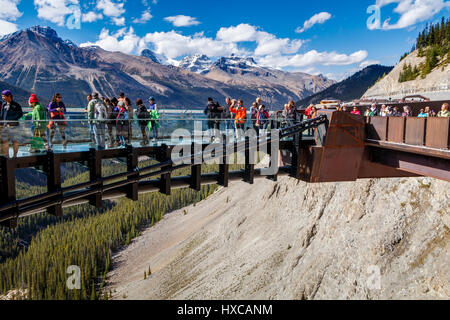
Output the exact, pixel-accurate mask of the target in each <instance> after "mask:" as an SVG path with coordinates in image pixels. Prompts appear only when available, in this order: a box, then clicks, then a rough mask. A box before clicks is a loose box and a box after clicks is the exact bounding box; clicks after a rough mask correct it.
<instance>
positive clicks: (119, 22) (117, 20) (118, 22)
mask: <svg viewBox="0 0 450 320" xmlns="http://www.w3.org/2000/svg"><path fill="white" fill-rule="evenodd" d="M112 21H113V23H114V24H115V25H116V26H124V25H125V18H124V17H120V18H116V17H113V18H112Z"/></svg>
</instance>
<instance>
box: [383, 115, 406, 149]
mask: <svg viewBox="0 0 450 320" xmlns="http://www.w3.org/2000/svg"><path fill="white" fill-rule="evenodd" d="M387 119H388V138H387V140H388V141H390V142H396V143H404V142H405V124H406V118H404V117H388V118H387Z"/></svg>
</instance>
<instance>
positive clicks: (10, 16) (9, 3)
mask: <svg viewBox="0 0 450 320" xmlns="http://www.w3.org/2000/svg"><path fill="white" fill-rule="evenodd" d="M19 2H20V0H0V8H2V9H1V10H0V19H5V20H9V21H16V20H17V19H18V18H20V17H21V16H22V12H20V11H19V9H18V8H17V5H18V4H19Z"/></svg>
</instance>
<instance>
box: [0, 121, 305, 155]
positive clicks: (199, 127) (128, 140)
mask: <svg viewBox="0 0 450 320" xmlns="http://www.w3.org/2000/svg"><path fill="white" fill-rule="evenodd" d="M66 117H67V119H66V120H64V121H59V122H58V121H56V122H53V123H51V122H49V121H43V122H38V121H32V120H30V119H25V120H20V121H19V122H0V134H1V137H2V141H3V142H6V141H8V148H7V149H6V143H5V144H3V143H2V149H1V152H2V154H4V153H8V156H9V157H13V156H18V157H26V156H30V155H36V154H39V153H43V152H47V151H48V150H52V151H53V152H55V153H63V152H79V151H88V150H89V149H90V148H105V149H112V148H122V147H124V146H125V145H126V144H132V145H133V146H135V147H140V146H160V145H162V144H167V145H172V144H177V143H179V142H180V139H179V138H178V136H177V137H175V138H174V137H173V136H174V134H175V133H181V134H183V135H185V137H184V139H183V142H185V143H191V142H192V141H195V142H196V143H210V142H211V140H212V136H211V134H210V133H209V131H208V129H209V128H210V124H211V120H208V119H206V117H205V116H204V115H203V114H198V113H197V114H196V113H185V114H181V115H180V114H178V115H177V114H164V115H163V116H161V117H160V119H158V120H157V121H156V125H157V127H158V128H157V130H156V132H154V131H153V130H152V127H150V126H147V125H146V124H147V123H149V122H150V123H152V124H153V125H154V124H155V121H152V120H150V119H148V120H147V119H145V120H138V119H134V120H131V121H130V120H128V121H121V122H120V123H119V122H117V121H115V120H112V121H111V120H108V121H95V122H92V121H91V122H90V121H88V120H87V119H86V115H85V114H75V113H68V114H67V115H66ZM17 124H18V125H17ZM141 124H143V127H144V129H145V130H144V134H145V135H146V137H147V138H145V137H144V135H143V133H142V129H141ZM214 124H215V126H214V127H215V128H217V129H218V130H219V131H218V132H216V134H215V135H220V136H222V135H227V137H229V139H230V142H233V141H236V138H239V137H237V136H236V130H235V121H234V120H231V119H216V120H214ZM292 124H294V123H293V122H286V121H283V120H278V119H271V120H270V121H268V123H267V125H266V126H265V128H257V129H256V130H265V131H267V132H270V131H271V130H273V129H282V128H284V127H288V126H290V125H292ZM251 128H256V127H255V123H254V121H252V120H247V121H246V123H245V125H244V130H248V129H251ZM99 129H100V130H99ZM95 130H99V133H98V134H97V139H96V135H95ZM309 133H312V130H311V132H309ZM309 133H308V132H305V133H304V134H305V136H308V135H309ZM194 134H196V136H195V137H194V138H192V136H193V135H194ZM217 138H218V137H217ZM240 138H241V139H243V137H240ZM102 139H103V140H102ZM192 139H194V140H192ZM289 139H292V138H286V140H289ZM16 143H17V144H18V149H17V144H16ZM6 150H8V151H6Z"/></svg>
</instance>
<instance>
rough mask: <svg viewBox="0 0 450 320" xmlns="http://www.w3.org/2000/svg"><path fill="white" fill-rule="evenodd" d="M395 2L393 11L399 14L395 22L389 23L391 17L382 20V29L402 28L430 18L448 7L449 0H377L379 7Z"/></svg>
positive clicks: (449, 5) (449, 4)
mask: <svg viewBox="0 0 450 320" xmlns="http://www.w3.org/2000/svg"><path fill="white" fill-rule="evenodd" d="M392 3H397V7H396V8H395V9H394V12H395V13H398V14H399V15H400V18H399V19H398V21H397V22H396V23H393V24H391V23H390V22H391V18H388V19H386V20H385V21H384V23H383V26H382V29H384V30H392V29H403V28H407V27H410V26H412V25H414V24H416V23H419V22H423V21H426V20H428V19H431V18H432V17H434V16H435V15H436V14H438V13H439V12H440V11H441V10H442V9H444V8H445V7H447V8H449V7H450V2H449V1H444V0H377V3H376V4H377V5H378V6H379V7H384V6H386V5H388V4H392Z"/></svg>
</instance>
